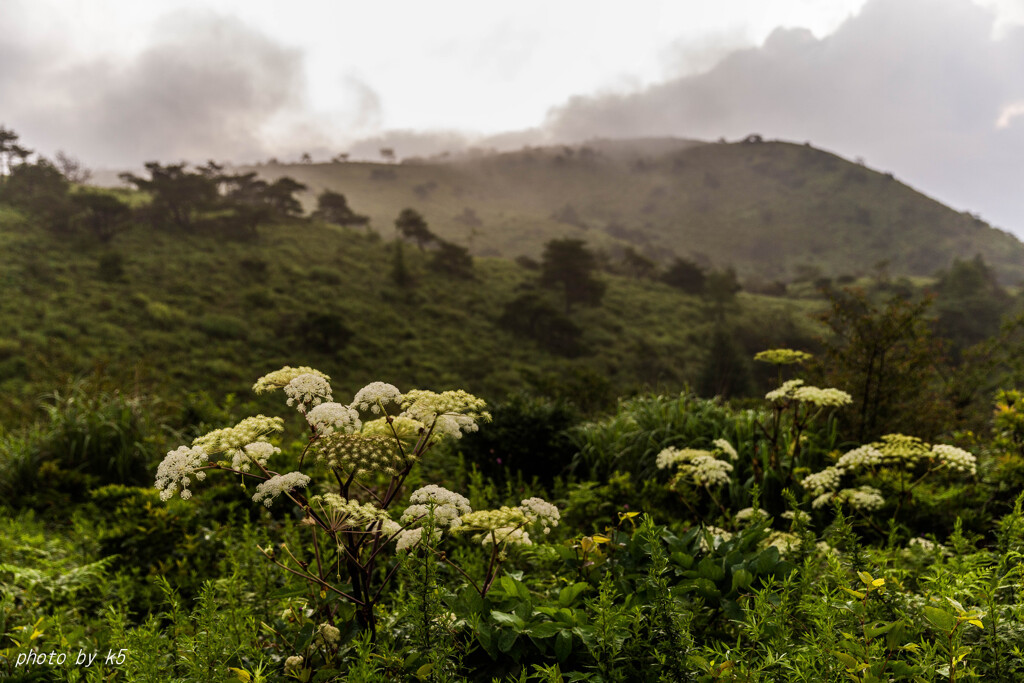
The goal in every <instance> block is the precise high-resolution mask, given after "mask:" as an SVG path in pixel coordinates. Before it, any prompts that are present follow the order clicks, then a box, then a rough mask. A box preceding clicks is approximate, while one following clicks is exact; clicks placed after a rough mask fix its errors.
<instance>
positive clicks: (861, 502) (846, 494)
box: [836, 486, 885, 512]
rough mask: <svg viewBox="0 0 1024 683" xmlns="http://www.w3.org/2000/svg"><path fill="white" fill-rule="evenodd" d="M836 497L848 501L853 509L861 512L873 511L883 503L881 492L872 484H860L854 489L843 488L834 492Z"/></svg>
mask: <svg viewBox="0 0 1024 683" xmlns="http://www.w3.org/2000/svg"><path fill="white" fill-rule="evenodd" d="M836 498H838V499H839V500H842V501H843V502H846V503H849V505H850V507H852V508H853V509H854V510H860V511H862V512H873V511H874V510H879V509H881V508H882V506H883V505H885V498H883V497H882V492H881V491H879V490H878V489H876V488H874V487H872V486H861V487H858V488H855V489H843V490H842V491H840V492H839V493H837V494H836Z"/></svg>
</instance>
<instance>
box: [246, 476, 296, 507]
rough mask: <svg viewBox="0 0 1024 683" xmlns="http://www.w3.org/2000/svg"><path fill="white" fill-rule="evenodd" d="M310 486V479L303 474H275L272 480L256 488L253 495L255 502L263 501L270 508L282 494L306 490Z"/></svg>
mask: <svg viewBox="0 0 1024 683" xmlns="http://www.w3.org/2000/svg"><path fill="white" fill-rule="evenodd" d="M308 485H309V477H307V476H306V475H305V474H303V473H301V472H289V473H288V474H275V475H274V476H273V477H271V478H270V479H267V480H266V481H265V482H263V483H261V484H260V485H259V486H257V487H256V493H254V494H253V496H252V499H253V502H256V503H258V502H260V501H263V504H264V505H266V506H267V507H270V506H271V505H273V503H274V499H275V498H277V497H278V496H279V495H281V494H282V493H285V492H287V491H291V490H292V489H295V488H304V487H306V486H308Z"/></svg>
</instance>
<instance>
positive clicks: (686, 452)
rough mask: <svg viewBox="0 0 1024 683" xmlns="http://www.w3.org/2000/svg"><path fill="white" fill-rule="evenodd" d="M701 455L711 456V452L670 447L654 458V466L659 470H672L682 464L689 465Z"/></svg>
mask: <svg viewBox="0 0 1024 683" xmlns="http://www.w3.org/2000/svg"><path fill="white" fill-rule="evenodd" d="M699 455H711V451H702V450H700V449H698V448H676V447H675V446H669V447H668V448H664V449H662V450H661V452H660V453H658V455H657V456H655V458H654V464H655V465H656V466H657V468H658V469H659V470H668V469H672V468H673V467H675V466H676V465H679V464H680V463H688V462H690V461H692V460H693V459H694V458H695V457H697V456H699Z"/></svg>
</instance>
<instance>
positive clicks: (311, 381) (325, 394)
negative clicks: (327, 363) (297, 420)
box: [284, 372, 332, 413]
mask: <svg viewBox="0 0 1024 683" xmlns="http://www.w3.org/2000/svg"><path fill="white" fill-rule="evenodd" d="M284 393H285V395H287V396H288V405H290V406H295V408H296V409H297V410H298V411H299V412H300V413H304V412H306V411H307V410H309V409H310V408H311V407H313V406H318V405H320V404H321V403H323V402H324V401H330V400H331V398H332V397H331V383H330V382H328V381H327V380H326V379H324V378H323V376H322V375H319V374H314V373H312V372H309V373H306V374H305V375H299V376H298V377H296V378H294V379H293V380H292V381H290V382H288V384H286V385H285V386H284Z"/></svg>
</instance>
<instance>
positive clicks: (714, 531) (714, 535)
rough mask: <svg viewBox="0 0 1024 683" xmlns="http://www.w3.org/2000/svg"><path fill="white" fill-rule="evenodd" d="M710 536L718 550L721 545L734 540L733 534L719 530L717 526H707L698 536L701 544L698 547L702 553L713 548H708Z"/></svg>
mask: <svg viewBox="0 0 1024 683" xmlns="http://www.w3.org/2000/svg"><path fill="white" fill-rule="evenodd" d="M708 536H711V541H712V544H713V545H714V546H715V547H716V548H717V547H718V546H719V545H720V544H721V543H723V542H725V541H731V540H732V534H730V533H729V532H728V531H726V530H725V529H719V528H718V527H717V526H711V525H710V524H705V525H704V526H703V528H702V529H701V533H700V535H699V536H698V538H699V539H700V544H699V545H698V547H699V548H700V550H701V552H708V551H709V550H711V548H710V547H709V546H708V538H707V537H708Z"/></svg>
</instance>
